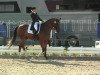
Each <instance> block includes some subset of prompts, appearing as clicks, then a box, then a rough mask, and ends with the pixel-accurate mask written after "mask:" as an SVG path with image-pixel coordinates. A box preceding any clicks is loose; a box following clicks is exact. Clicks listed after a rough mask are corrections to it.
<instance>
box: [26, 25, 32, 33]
mask: <svg viewBox="0 0 100 75" xmlns="http://www.w3.org/2000/svg"><path fill="white" fill-rule="evenodd" d="M30 28H31V24H29V26H28V30H27V32H28V33H30V34H33V32H32V30H30Z"/></svg>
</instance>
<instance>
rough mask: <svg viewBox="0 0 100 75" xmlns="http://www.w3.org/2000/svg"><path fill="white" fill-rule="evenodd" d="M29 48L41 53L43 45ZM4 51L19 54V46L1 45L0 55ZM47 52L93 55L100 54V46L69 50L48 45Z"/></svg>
mask: <svg viewBox="0 0 100 75" xmlns="http://www.w3.org/2000/svg"><path fill="white" fill-rule="evenodd" d="M28 48H29V49H28V50H27V53H32V52H33V53H37V54H38V53H41V47H40V46H39V45H37V46H29V47H28ZM3 53H10V55H12V53H15V54H17V53H18V46H12V47H11V48H10V49H8V47H7V46H0V55H2V54H3ZM47 53H48V54H53V53H55V55H56V54H62V55H63V54H64V55H65V56H73V55H74V54H77V55H76V56H80V57H82V56H83V55H84V54H86V55H89V56H91V57H93V56H94V55H98V56H100V48H95V47H69V48H67V50H66V49H65V47H49V46H48V47H47ZM22 54H23V52H22ZM74 56H75V55H74Z"/></svg>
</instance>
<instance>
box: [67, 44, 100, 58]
mask: <svg viewBox="0 0 100 75" xmlns="http://www.w3.org/2000/svg"><path fill="white" fill-rule="evenodd" d="M67 53H68V55H69V56H71V54H79V56H82V55H83V54H87V55H90V56H94V55H96V54H97V55H99V56H100V48H95V47H83V46H82V47H69V48H68V51H67Z"/></svg>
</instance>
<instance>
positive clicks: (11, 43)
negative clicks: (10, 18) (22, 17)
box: [7, 26, 18, 48]
mask: <svg viewBox="0 0 100 75" xmlns="http://www.w3.org/2000/svg"><path fill="white" fill-rule="evenodd" d="M17 29H18V26H17V27H16V28H15V30H14V33H13V36H12V38H11V40H9V42H8V44H7V45H8V46H9V48H10V47H11V46H12V45H13V43H14V42H15V40H16V36H17Z"/></svg>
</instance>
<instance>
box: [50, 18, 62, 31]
mask: <svg viewBox="0 0 100 75" xmlns="http://www.w3.org/2000/svg"><path fill="white" fill-rule="evenodd" d="M59 25H60V19H56V18H52V19H51V26H52V29H54V30H56V31H57V32H59V30H60V27H59Z"/></svg>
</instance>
